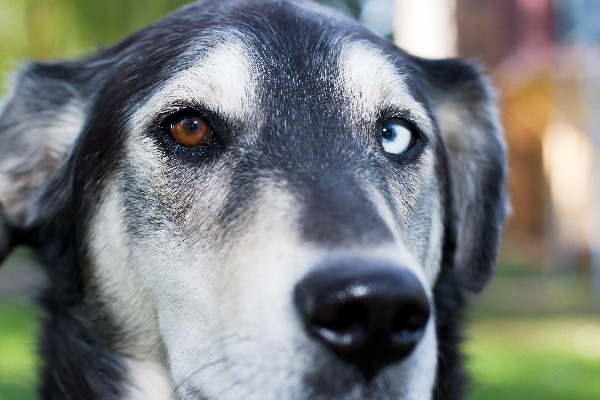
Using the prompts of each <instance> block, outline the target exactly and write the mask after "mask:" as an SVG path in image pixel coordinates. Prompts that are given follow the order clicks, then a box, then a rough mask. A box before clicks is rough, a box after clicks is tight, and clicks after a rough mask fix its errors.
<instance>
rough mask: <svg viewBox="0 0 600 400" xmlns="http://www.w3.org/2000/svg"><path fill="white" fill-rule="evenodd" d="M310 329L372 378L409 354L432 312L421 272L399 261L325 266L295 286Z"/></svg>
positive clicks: (305, 322) (421, 334)
mask: <svg viewBox="0 0 600 400" xmlns="http://www.w3.org/2000/svg"><path fill="white" fill-rule="evenodd" d="M294 300H295V303H296V307H297V308H298V311H299V313H300V315H301V318H302V320H303V322H304V325H305V327H306V330H307V331H308V332H309V333H310V334H311V335H312V336H313V337H315V338H316V339H318V340H319V341H321V342H322V343H323V344H325V345H326V346H327V347H329V348H330V349H331V350H333V352H335V354H337V355H338V356H339V357H340V358H342V359H343V360H345V361H347V362H349V363H351V364H353V365H355V366H356V367H358V368H359V370H360V371H361V372H362V373H363V375H364V376H365V377H366V379H367V380H369V379H371V378H373V377H374V376H375V375H376V374H377V373H378V371H380V370H381V369H382V368H383V367H385V366H386V365H389V364H391V363H394V362H397V361H400V360H402V359H404V358H405V357H407V356H408V355H409V354H410V353H411V352H412V351H413V350H414V348H415V347H416V346H417V344H418V343H419V341H420V340H421V338H422V337H423V334H424V332H425V327H426V325H427V322H428V321H429V317H430V306H429V300H428V298H427V294H426V292H425V290H424V288H423V286H422V285H421V283H420V282H419V280H418V279H417V277H416V276H415V275H414V274H413V273H411V272H410V271H408V270H406V269H402V268H399V267H398V266H393V265H368V263H364V262H357V261H346V262H343V263H337V265H333V266H328V267H325V268H319V269H318V270H315V271H313V272H311V273H309V274H308V275H307V276H306V277H304V278H303V279H302V280H301V281H300V282H299V283H298V284H297V285H296V287H295V291H294Z"/></svg>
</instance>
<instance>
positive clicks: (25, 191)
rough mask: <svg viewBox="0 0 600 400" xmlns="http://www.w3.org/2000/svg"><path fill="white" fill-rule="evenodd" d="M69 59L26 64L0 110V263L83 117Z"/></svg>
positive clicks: (32, 217)
mask: <svg viewBox="0 0 600 400" xmlns="http://www.w3.org/2000/svg"><path fill="white" fill-rule="evenodd" d="M81 86H82V83H78V79H77V73H76V72H75V69H74V68H73V66H72V65H71V64H68V63H54V64H38V63H31V64H29V65H26V66H25V67H24V68H23V69H22V70H21V71H20V72H19V73H17V74H16V75H15V76H14V79H13V81H12V89H11V90H9V92H8V94H7V95H6V98H5V101H4V105H3V106H2V108H1V110H0V262H1V261H2V260H3V259H4V257H5V256H6V255H7V254H8V253H9V252H10V250H11V248H12V247H13V245H14V244H15V238H14V236H15V234H16V232H21V233H24V234H26V233H27V230H28V229H29V228H31V227H32V226H33V225H34V224H35V223H36V221H37V220H38V218H39V217H40V215H41V214H42V213H43V209H47V208H48V206H50V207H52V206H53V204H48V202H52V201H51V200H49V199H45V198H44V196H43V193H44V191H45V189H46V188H47V186H48V185H49V184H50V182H52V181H53V179H54V178H55V175H56V173H57V171H58V170H59V169H60V166H61V165H62V164H63V163H64V161H65V160H66V158H67V155H68V154H69V151H70V149H71V148H72V146H73V143H74V142H75V140H76V138H77V136H78V135H79V132H80V131H81V130H82V127H83V124H84V121H85V114H84V109H85V104H86V98H85V97H86V96H85V95H84V94H83V93H82V91H81V90H80V87H81Z"/></svg>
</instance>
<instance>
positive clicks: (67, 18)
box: [0, 0, 189, 81]
mask: <svg viewBox="0 0 600 400" xmlns="http://www.w3.org/2000/svg"><path fill="white" fill-rule="evenodd" d="M188 2H189V1H188V0H168V1H165V0H127V1H125V0H102V1H100V0H0V10H1V11H0V74H1V75H0V81H2V80H3V79H2V77H3V76H5V74H6V73H8V72H9V71H12V70H14V69H15V68H16V67H17V66H18V65H19V64H20V63H22V62H23V61H24V60H25V59H34V60H42V61H43V60H52V59H63V58H67V59H69V58H75V57H78V56H83V55H86V54H90V53H93V52H94V51H95V49H96V48H97V47H98V46H107V45H111V44H113V43H115V42H117V41H118V40H120V39H123V38H124V37H125V36H127V35H128V34H130V33H132V32H134V31H136V30H137V29H140V28H142V27H144V26H146V25H148V24H150V23H152V22H154V21H156V20H157V19H159V18H160V17H162V16H164V15H165V14H167V13H168V12H170V11H172V10H174V9H176V8H178V7H180V6H182V5H183V4H185V3H188Z"/></svg>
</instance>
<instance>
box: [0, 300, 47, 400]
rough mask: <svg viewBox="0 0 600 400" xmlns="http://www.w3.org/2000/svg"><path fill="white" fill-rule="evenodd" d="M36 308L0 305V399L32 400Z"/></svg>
mask: <svg viewBox="0 0 600 400" xmlns="http://www.w3.org/2000/svg"><path fill="white" fill-rule="evenodd" d="M37 316H38V312H37V310H36V308H35V307H34V306H32V305H29V304H23V303H18V302H12V301H6V300H5V301H1V302H0V400H30V399H34V398H35V396H34V387H35V371H36V363H37V361H36V357H35V337H36V335H37V334H36V332H37V319H38V318H37Z"/></svg>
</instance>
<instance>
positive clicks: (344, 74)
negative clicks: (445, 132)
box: [338, 41, 433, 132]
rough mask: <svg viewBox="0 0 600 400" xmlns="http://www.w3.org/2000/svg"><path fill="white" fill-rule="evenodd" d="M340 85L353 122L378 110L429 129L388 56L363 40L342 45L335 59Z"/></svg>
mask: <svg viewBox="0 0 600 400" xmlns="http://www.w3.org/2000/svg"><path fill="white" fill-rule="evenodd" d="M338 68H339V77H340V84H341V87H342V90H343V92H344V95H345V97H346V99H347V101H349V102H350V103H351V105H352V107H351V108H350V109H351V110H353V112H354V113H355V115H353V118H356V119H357V120H364V119H372V118H373V116H376V115H378V113H379V110H382V109H386V108H387V109H398V110H405V111H407V112H408V113H409V115H410V116H411V118H413V119H414V121H413V122H415V123H416V124H417V125H419V127H420V128H421V129H422V130H423V131H425V132H427V131H429V132H431V131H432V130H433V122H432V121H431V119H430V118H429V114H428V112H427V110H426V109H425V107H424V106H423V105H422V104H421V103H420V102H418V101H417V100H415V99H414V97H413V96H412V95H411V94H410V90H409V88H408V85H407V84H406V81H405V79H404V76H403V75H402V74H401V72H400V71H399V70H398V68H397V67H396V65H395V64H394V62H393V60H392V59H391V58H390V56H388V55H386V54H385V53H383V52H382V51H381V50H380V49H378V48H377V47H375V46H374V45H372V44H371V43H369V42H367V41H356V42H346V43H345V44H343V46H342V50H341V52H340V57H339V60H338Z"/></svg>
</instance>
